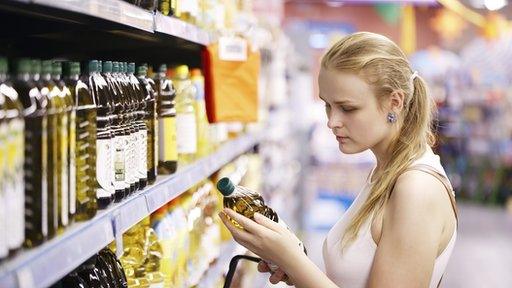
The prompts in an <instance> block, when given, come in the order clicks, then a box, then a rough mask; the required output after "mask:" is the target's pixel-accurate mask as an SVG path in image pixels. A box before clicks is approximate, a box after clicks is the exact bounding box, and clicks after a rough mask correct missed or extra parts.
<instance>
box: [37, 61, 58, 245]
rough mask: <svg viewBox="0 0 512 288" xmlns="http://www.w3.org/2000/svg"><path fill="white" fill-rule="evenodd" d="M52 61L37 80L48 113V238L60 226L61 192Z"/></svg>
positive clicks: (53, 234) (47, 62) (45, 64)
mask: <svg viewBox="0 0 512 288" xmlns="http://www.w3.org/2000/svg"><path fill="white" fill-rule="evenodd" d="M51 73H52V62H51V61H49V60H46V61H42V62H41V79H40V80H39V81H38V82H37V86H38V88H39V91H40V92H41V96H42V98H43V99H45V101H46V107H47V108H46V114H47V145H46V146H47V154H46V156H47V169H46V170H47V185H48V213H47V215H48V217H47V218H48V219H47V220H48V238H51V237H53V236H55V234H56V233H57V229H58V227H59V210H58V202H59V193H58V190H57V178H58V175H59V174H58V169H57V168H58V167H57V154H58V150H57V149H58V146H57V142H58V139H57V130H58V117H59V110H58V107H57V106H56V105H57V103H56V100H55V99H53V101H52V99H50V88H52V87H54V86H55V83H54V82H53V80H52V76H51Z"/></svg>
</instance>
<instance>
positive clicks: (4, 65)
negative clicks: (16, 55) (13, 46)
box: [0, 57, 8, 74]
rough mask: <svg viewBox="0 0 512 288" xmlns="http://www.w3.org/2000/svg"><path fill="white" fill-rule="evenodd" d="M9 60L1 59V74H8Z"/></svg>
mask: <svg viewBox="0 0 512 288" xmlns="http://www.w3.org/2000/svg"><path fill="white" fill-rule="evenodd" d="M7 67H8V65H7V58H4V57H1V58H0V73H1V74H7V70H8V69H7Z"/></svg>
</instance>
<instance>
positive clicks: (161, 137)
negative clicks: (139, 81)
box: [155, 64, 195, 174]
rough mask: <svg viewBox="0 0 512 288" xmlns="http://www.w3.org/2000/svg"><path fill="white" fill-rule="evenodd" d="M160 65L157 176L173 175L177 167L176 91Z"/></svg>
mask: <svg viewBox="0 0 512 288" xmlns="http://www.w3.org/2000/svg"><path fill="white" fill-rule="evenodd" d="M166 72H167V65H165V64H162V65H160V67H159V69H158V73H157V74H156V77H155V83H156V89H155V90H156V92H157V96H156V100H157V111H158V174H173V173H174V172H176V169H177V166H178V148H177V145H178V143H177V141H179V139H177V127H176V107H175V105H176V102H175V101H176V100H175V98H176V91H175V90H174V86H173V83H172V81H171V80H169V79H167V76H166V75H165V73H166ZM194 133H195V132H194Z"/></svg>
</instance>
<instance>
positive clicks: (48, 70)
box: [41, 60, 52, 74]
mask: <svg viewBox="0 0 512 288" xmlns="http://www.w3.org/2000/svg"><path fill="white" fill-rule="evenodd" d="M41 73H42V74H52V61H51V60H44V61H43V62H41Z"/></svg>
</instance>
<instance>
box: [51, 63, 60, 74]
mask: <svg viewBox="0 0 512 288" xmlns="http://www.w3.org/2000/svg"><path fill="white" fill-rule="evenodd" d="M61 74H62V63H61V62H57V61H55V62H53V63H52V75H59V76H60V75H61Z"/></svg>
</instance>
